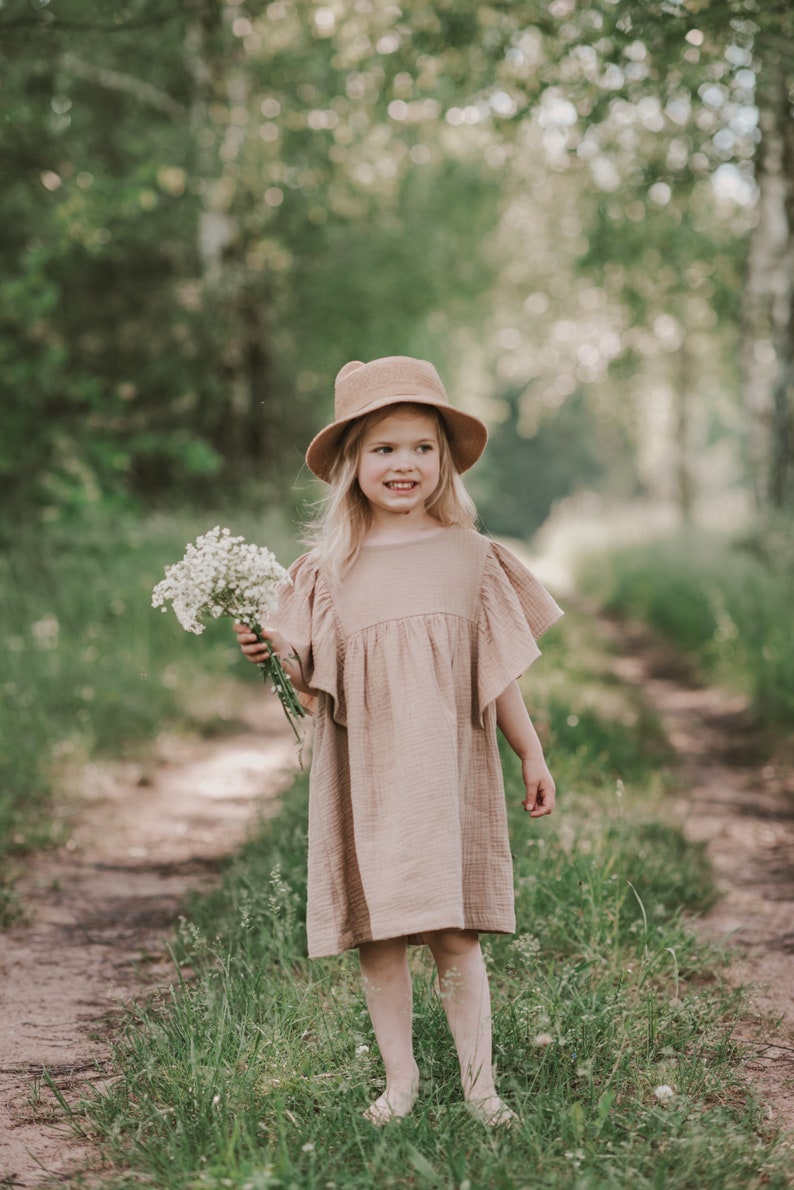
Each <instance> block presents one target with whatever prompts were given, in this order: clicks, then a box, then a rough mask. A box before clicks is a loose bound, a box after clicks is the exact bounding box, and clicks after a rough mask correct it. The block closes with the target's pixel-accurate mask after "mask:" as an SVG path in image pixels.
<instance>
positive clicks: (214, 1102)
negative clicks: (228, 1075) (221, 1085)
mask: <svg viewBox="0 0 794 1190" xmlns="http://www.w3.org/2000/svg"><path fill="white" fill-rule="evenodd" d="M220 1101H221V1097H220V1093H219V1094H217V1095H213V1096H212V1106H213V1107H217V1106H218V1104H219V1103H220Z"/></svg>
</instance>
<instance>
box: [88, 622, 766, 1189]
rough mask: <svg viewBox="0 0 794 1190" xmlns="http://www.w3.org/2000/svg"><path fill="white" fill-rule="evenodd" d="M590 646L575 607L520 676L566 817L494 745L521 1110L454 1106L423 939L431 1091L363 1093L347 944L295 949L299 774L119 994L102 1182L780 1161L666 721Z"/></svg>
mask: <svg viewBox="0 0 794 1190" xmlns="http://www.w3.org/2000/svg"><path fill="white" fill-rule="evenodd" d="M599 648H600V647H599V646H598V645H597V643H596V642H595V641H594V639H593V637H592V635H591V632H590V630H589V627H588V625H587V624H586V623H585V622H583V621H582V620H580V619H579V618H578V617H577V616H575V615H571V616H569V617H567V618H566V621H564V627H563V629H562V631H561V630H558V629H556V630H555V633H554V634H553V636H552V639H551V640H550V642H549V645H548V646H547V650H546V657H545V658H544V660H543V661H542V662H540V663H539V664H538V665H537V666H536V667H534V669H533V670H532V671H531V673H530V675H529V677H528V681H527V693H528V697H529V701H530V704H531V706H532V707H533V708H534V709H535V711H536V719H537V721H538V723H539V725H540V728H541V730H542V732H543V734H544V736H545V737H546V739H547V742H548V752H549V757H550V760H551V762H552V766H553V768H554V770H555V771H556V774H557V776H558V779H559V785H560V790H561V805H560V812H559V813H558V814H557V815H555V816H554V818H552V819H550V820H548V821H544V822H543V823H537V824H533V823H531V822H530V821H529V820H528V819H527V818H526V816H525V815H523V813H522V812H521V810H520V808H519V802H520V796H521V791H520V787H519V779H518V771H517V766H516V764H515V762H514V758H512V757H511V756H509V755H507V756H505V770H506V779H507V796H508V802H509V805H510V807H511V813H512V822H511V830H512V839H513V849H514V852H515V877H516V890H517V914H518V932H517V935H516V937H515V938H490V939H488V940H487V942H486V954H487V958H488V962H489V963H490V965H491V971H492V984H493V998H494V1007H495V1050H496V1059H497V1063H498V1068H499V1084H500V1088H501V1090H502V1092H503V1094H504V1095H505V1096H506V1097H508V1098H509V1100H510V1102H511V1103H512V1104H513V1105H514V1106H515V1107H516V1109H517V1110H518V1111H519V1112H520V1113H521V1117H522V1124H521V1127H520V1128H518V1129H515V1130H512V1131H511V1132H510V1133H509V1134H508V1135H504V1136H503V1135H499V1134H496V1135H490V1134H487V1133H486V1132H485V1130H484V1129H483V1128H482V1127H481V1126H479V1125H478V1124H477V1123H476V1122H474V1121H473V1120H471V1119H470V1118H469V1117H468V1116H467V1114H466V1113H465V1111H464V1109H463V1106H462V1104H461V1102H460V1091H459V1084H458V1078H457V1073H456V1069H455V1060H454V1057H453V1051H452V1046H451V1042H450V1038H449V1035H448V1030H447V1026H446V1022H445V1019H444V1016H443V1011H442V1007H441V1004H440V1001H439V999H438V997H437V995H436V993H435V990H434V986H433V979H432V972H431V969H430V967H429V965H428V963H427V959H426V957H425V956H424V954H423V952H422V951H416V952H415V954H414V958H413V962H414V967H415V989H416V999H415V1035H416V1047H417V1057H418V1061H419V1065H420V1069H421V1071H422V1078H423V1085H422V1094H421V1097H420V1101H419V1103H418V1105H417V1107H416V1109H415V1111H414V1113H413V1114H412V1116H411V1117H409V1118H408V1119H406V1120H405V1121H402V1122H401V1123H399V1124H397V1125H394V1126H391V1127H389V1128H387V1129H385V1130H377V1129H374V1128H372V1126H371V1125H369V1124H367V1123H366V1122H365V1121H364V1120H363V1119H362V1118H361V1111H362V1109H363V1108H364V1107H365V1106H366V1104H367V1103H368V1102H369V1101H370V1100H371V1099H372V1098H373V1097H374V1096H375V1095H376V1094H377V1093H378V1092H379V1089H380V1088H381V1086H382V1083H381V1077H382V1075H381V1069H380V1064H379V1060H378V1057H377V1052H376V1048H375V1043H374V1040H373V1038H372V1035H371V1030H370V1025H369V1021H368V1018H367V1014H366V1011H365V1009H364V1005H363V1001H362V998H361V995H360V991H359V988H358V977H357V963H356V959H355V956H351V955H348V956H345V957H343V958H341V959H332V960H322V961H314V962H309V961H307V960H306V959H305V958H304V957H303V956H304V954H305V941H304V935H303V925H302V918H303V904H304V893H305V888H304V869H305V847H306V840H305V816H306V779H305V776H304V777H301V778H300V779H299V780H298V781H297V783H296V785H295V786H294V788H293V789H292V790H291V791H290V792H289V793H288V794H287V795H285V799H284V808H283V811H282V813H281V815H280V817H279V818H278V819H277V820H275V821H273V822H269V823H267V824H265V825H264V826H263V827H262V829H261V830H260V831H259V832H258V834H257V835H256V837H254V838H253V839H252V840H251V842H250V844H249V845H248V846H247V847H246V848H245V849H244V850H243V851H242V853H241V854H239V855H238V856H237V857H236V858H235V859H234V860H233V862H232V863H231V864H230V866H229V868H228V870H227V872H226V874H225V879H224V882H223V884H222V887H220V888H219V890H218V891H217V892H216V893H215V894H213V895H212V896H210V897H209V898H207V899H204V900H201V901H199V902H197V903H196V904H195V905H194V906H192V908H191V911H190V915H189V920H186V921H185V922H183V923H182V927H181V929H180V932H179V937H178V939H177V941H176V943H175V957H176V961H177V971H178V973H179V981H178V982H177V984H176V986H175V987H174V988H173V989H172V990H171V991H169V992H167V993H164V994H163V995H162V996H160V997H158V998H156V999H154V1000H153V1001H152V1002H151V1003H149V1004H147V1005H145V1006H143V1007H139V1008H137V1009H133V1010H132V1011H131V1013H130V1016H129V1020H128V1023H127V1028H126V1031H125V1033H124V1036H123V1038H122V1039H121V1041H120V1042H119V1044H118V1047H117V1050H116V1053H115V1068H116V1073H117V1078H115V1079H114V1080H113V1081H112V1083H111V1085H110V1086H109V1087H108V1088H107V1089H106V1090H104V1091H102V1092H101V1093H98V1094H96V1095H95V1096H93V1097H92V1098H91V1099H90V1100H89V1101H88V1102H87V1103H86V1104H85V1105H84V1108H83V1111H82V1115H81V1117H80V1126H82V1127H84V1128H85V1129H86V1130H87V1131H88V1132H89V1133H90V1134H92V1135H93V1136H94V1137H95V1138H96V1139H97V1140H98V1141H99V1143H100V1145H101V1147H102V1149H103V1151H104V1153H105V1154H106V1157H107V1159H108V1162H109V1163H110V1166H111V1167H112V1168H113V1169H115V1170H116V1172H115V1173H109V1174H108V1175H107V1176H106V1178H105V1181H104V1183H103V1185H105V1186H108V1187H110V1186H113V1187H122V1186H132V1185H140V1184H141V1183H143V1184H148V1185H155V1186H161V1187H169V1188H174V1190H179V1188H181V1187H191V1188H194V1187H196V1188H197V1187H204V1186H212V1187H221V1186H231V1187H239V1188H240V1190H265V1188H280V1190H287V1188H293V1187H294V1188H297V1190H303V1188H305V1190H310V1188H311V1190H314V1188H320V1187H325V1188H328V1190H331V1188H333V1187H339V1188H342V1187H360V1188H361V1190H364V1188H367V1190H370V1188H371V1187H372V1186H376V1185H377V1186H381V1187H457V1188H460V1190H481V1188H484V1187H488V1188H491V1187H496V1188H499V1187H504V1188H508V1187H525V1186H532V1187H560V1186H566V1187H582V1188H585V1187H629V1186H631V1187H632V1188H644V1187H648V1188H650V1187H654V1188H660V1187H665V1188H670V1187H695V1186H697V1187H700V1186H720V1187H737V1188H738V1187H740V1186H741V1187H743V1188H752V1187H761V1186H764V1187H771V1188H773V1190H774V1188H782V1187H783V1186H785V1185H787V1177H788V1174H787V1171H786V1167H785V1164H784V1162H783V1159H782V1158H779V1157H778V1156H777V1155H776V1150H775V1145H774V1141H773V1138H770V1137H769V1136H767V1135H766V1134H765V1127H764V1123H763V1119H762V1116H761V1113H760V1111H759V1109H758V1108H757V1106H756V1105H755V1104H754V1103H753V1102H752V1100H750V1099H749V1098H748V1096H747V1094H746V1091H745V1090H744V1088H743V1087H742V1085H741V1083H740V1082H739V1080H738V1077H737V1065H738V1062H739V1050H738V1047H737V1045H736V1044H735V1043H734V1041H733V1040H732V1029H733V1023H734V1021H735V1019H736V1015H737V1012H738V1003H737V1000H736V997H735V994H733V993H729V992H727V991H726V990H725V989H724V988H722V987H721V986H720V984H719V982H718V981H717V979H716V978H715V975H714V971H715V966H716V965H718V959H717V957H716V956H715V955H714V954H713V953H710V952H706V951H705V950H704V949H703V948H702V947H701V946H699V945H698V944H697V943H696V942H695V940H694V938H693V935H692V933H691V932H690V930H689V929H688V928H687V924H686V914H687V913H688V912H697V911H699V910H702V909H703V908H704V907H705V906H707V905H708V904H709V903H710V900H711V897H712V888H711V883H710V879H709V873H708V870H707V868H706V866H705V861H704V856H703V853H702V851H701V849H700V848H698V847H696V846H693V845H691V844H688V843H687V842H685V841H684V839H683V837H682V835H681V833H680V831H679V830H678V829H677V827H676V826H675V824H674V823H672V822H671V821H669V820H667V819H666V818H665V817H664V805H665V802H666V800H667V798H666V795H667V794H669V792H670V788H671V781H672V779H671V777H670V775H669V772H668V760H669V757H668V754H667V752H666V749H665V746H664V744H663V741H662V740H661V739H660V737H659V734H658V730H657V728H656V726H655V724H654V723H653V722H652V721H650V720H649V719H648V717H647V715H646V714H645V712H644V710H643V708H642V707H641V706H640V705H638V704H637V702H636V694H635V693H634V692H631V691H628V690H626V689H625V688H623V687H621V686H620V685H618V684H617V683H616V682H615V681H614V679H612V678H611V677H610V676H609V673H608V671H607V668H606V667H605V665H604V658H603V655H602V654H601V653H600V651H599ZM663 1086H669V1087H671V1088H672V1091H673V1094H672V1096H671V1097H669V1098H666V1099H665V1098H660V1097H659V1096H658V1095H657V1094H656V1091H657V1088H659V1087H663Z"/></svg>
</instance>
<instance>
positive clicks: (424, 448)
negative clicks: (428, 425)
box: [419, 442, 433, 455]
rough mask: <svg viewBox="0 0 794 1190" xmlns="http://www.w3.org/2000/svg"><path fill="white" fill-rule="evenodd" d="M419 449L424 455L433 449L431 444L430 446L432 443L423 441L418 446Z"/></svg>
mask: <svg viewBox="0 0 794 1190" xmlns="http://www.w3.org/2000/svg"><path fill="white" fill-rule="evenodd" d="M419 449H420V451H421V452H422V454H423V455H426V454H430V452H431V451H432V449H433V446H432V443H430V442H423V443H422V445H421V446H420V447H419Z"/></svg>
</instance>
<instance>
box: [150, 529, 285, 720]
mask: <svg viewBox="0 0 794 1190" xmlns="http://www.w3.org/2000/svg"><path fill="white" fill-rule="evenodd" d="M291 583H292V580H291V578H290V576H289V574H288V573H287V571H286V570H285V569H284V567H283V566H282V565H281V564H280V563H279V562H278V561H277V560H276V558H275V556H274V555H273V554H272V553H271V552H270V550H268V549H265V547H264V546H258V545H250V544H248V543H247V542H246V540H245V538H244V537H232V535H231V533H230V532H229V530H228V529H221V527H220V525H216V526H215V528H214V529H210V531H209V532H208V533H204V534H203V536H201V537H197V538H196V540H195V541H194V542H192V543H191V544H189V545H188V546H186V547H185V556H184V558H183V559H182V561H181V562H175V563H174V565H173V566H166V568H165V578H164V579H163V580H162V581H161V582H159V583H158V584H157V586H156V587H155V588H154V591H153V592H152V607H159V608H161V610H163V611H165V607H164V604H166V603H170V604H171V606H172V607H173V609H174V615H175V616H176V618H177V620H178V621H179V623H180V624H181V625H182V627H183V628H184V629H185V630H186V631H187V632H193V633H195V635H196V636H200V635H201V633H202V632H203V631H204V621H205V620H206V619H207V618H208V617H210V618H212V619H214V620H217V619H219V617H220V616H230V617H231V618H232V619H234V620H239V621H240V623H241V624H247V625H248V627H249V628H250V629H251V630H252V631H253V632H256V633H259V631H260V629H261V626H262V625H263V624H265V623H266V622H267V621H268V620H269V619H270V616H271V614H272V612H273V611H275V609H276V607H277V605H278V601H279V598H280V597H281V592H282V590H283V589H284V587H285V586H286V585H290V584H291ZM260 639H262V638H261V637H260ZM259 668H260V669H261V671H262V674H263V677H265V679H266V680H269V679H273V680H274V682H275V684H274V685H273V686H272V687H271V689H273V690H274V692H275V693H276V694H277V695H278V697H279V699H280V700H281V704H282V706H283V708H284V713H285V714H286V716H287V719H288V721H289V723H290V726H291V727H292V730H293V732H294V733H295V738H296V739H297V740H298V742H300V741H301V735H300V732H299V731H298V727H297V720H298V719H302V718H303V717H304V715H305V714H306V712H305V710H304V708H303V706H302V705H301V702H300V699H299V698H298V697H297V695H296V693H295V691H294V690H293V688H292V684H291V682H290V679H289V676H288V675H287V674H286V673H285V672H284V670H283V668H282V664H281V660H280V658H279V657H278V656H277V655H276V654H275V653H274V654H272V655H271V656H270V657H269V658H268V659H267V660H265V661H262V662H260V663H259Z"/></svg>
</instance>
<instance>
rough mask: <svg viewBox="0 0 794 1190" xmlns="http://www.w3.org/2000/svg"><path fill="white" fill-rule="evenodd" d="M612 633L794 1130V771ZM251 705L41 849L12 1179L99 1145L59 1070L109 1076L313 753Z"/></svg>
mask: <svg viewBox="0 0 794 1190" xmlns="http://www.w3.org/2000/svg"><path fill="white" fill-rule="evenodd" d="M604 632H605V634H606V635H607V636H608V637H609V638H610V639H611V641H612V643H613V644H616V645H617V655H616V658H615V660H614V668H615V672H616V673H617V675H618V676H619V677H620V678H621V679H623V680H625V681H629V682H632V683H634V684H639V685H641V686H642V687H643V689H644V691H645V694H646V696H647V698H648V699H649V700H650V702H651V704H652V705H653V706H654V707H655V708H656V709H657V711H658V713H659V714H660V716H661V718H662V721H663V723H664V725H665V728H666V730H667V733H668V735H669V737H670V740H671V742H672V743H673V745H674V747H675V748H676V750H677V751H678V753H679V755H680V756H681V761H682V765H683V770H684V776H685V778H686V787H687V789H688V794H687V797H686V798H685V799H682V800H681V804H680V807H679V808H680V811H681V815H682V818H683V820H684V822H685V825H686V830H687V832H688V834H689V835H690V837H691V838H693V839H698V840H703V841H705V842H706V843H707V844H708V848H709V853H710V855H711V858H712V862H713V864H714V869H715V872H716V875H717V879H718V881H719V884H720V887H721V891H722V893H723V897H722V899H721V901H720V902H719V904H718V905H717V906H716V908H715V909H714V910H713V911H712V912H711V913H710V914H709V915H708V916H707V917H706V918H705V919H704V921H703V922H702V926H701V928H702V930H703V931H704V933H705V934H706V935H707V936H708V937H710V938H712V939H716V940H720V941H733V942H734V943H736V944H737V945H738V947H739V949H740V955H741V957H740V959H739V961H737V963H736V965H735V968H734V970H733V977H734V978H735V979H736V980H737V981H738V982H742V983H744V984H749V985H751V986H752V987H753V988H754V989H755V992H754V1006H755V1012H756V1014H757V1015H756V1017H755V1018H754V1019H750V1020H748V1021H747V1022H746V1023H745V1025H744V1030H745V1033H744V1035H745V1039H746V1040H748V1041H749V1042H750V1044H751V1047H752V1048H751V1052H752V1054H753V1058H752V1060H751V1061H750V1062H749V1064H748V1066H747V1075H748V1078H750V1079H751V1080H752V1082H753V1083H754V1084H755V1086H756V1089H757V1092H758V1093H759V1095H760V1096H761V1098H762V1099H763V1100H764V1102H765V1103H766V1104H767V1105H768V1107H769V1111H770V1114H771V1117H772V1119H773V1121H774V1122H776V1123H778V1124H779V1125H780V1126H782V1127H784V1128H791V1129H794V775H793V774H792V773H791V771H790V769H789V770H787V769H786V766H785V764H783V763H781V762H780V761H779V760H776V759H775V758H773V757H769V756H759V754H758V741H757V739H756V738H755V737H754V736H753V735H752V733H750V731H749V729H748V726H747V719H746V715H745V714H744V710H743V707H742V705H741V703H740V702H738V701H737V700H732V699H730V698H728V697H727V696H726V695H725V694H723V693H721V692H719V691H717V690H713V689H706V690H704V689H699V688H697V687H696V686H694V685H693V684H692V683H691V682H690V681H688V680H687V679H686V675H685V674H683V673H682V672H680V670H679V671H678V672H674V671H672V670H671V668H670V654H669V652H668V651H660V650H659V648H658V647H654V646H653V644H652V643H651V642H650V640H649V637H648V634H647V633H646V632H645V631H644V630H642V629H634V628H631V627H626V626H625V625H624V626H620V627H618V626H616V625H613V624H605V625H604ZM244 718H245V719H246V727H245V729H244V730H241V732H240V733H239V734H238V735H235V736H234V737H227V738H225V739H223V740H216V741H196V740H192V741H186V740H166V739H163V740H161V741H160V743H159V749H158V759H157V760H156V761H155V762H154V763H153V764H152V765H150V766H147V770H146V771H144V770H143V769H141V768H140V767H136V766H133V765H129V766H120V765H107V766H92V767H91V768H90V769H89V770H88V772H87V773H85V774H84V780H83V782H82V786H81V791H82V795H83V808H82V810H81V813H80V817H79V820H78V821H77V822H76V823H75V826H74V830H73V833H72V837H71V838H70V840H69V842H68V844H67V845H66V847H64V848H63V849H62V850H61V851H59V852H57V853H54V854H48V855H43V856H39V857H37V858H36V859H35V860H34V861H33V862H32V864H31V867H30V870H29V871H28V873H27V874H26V876H25V879H24V881H23V882H22V885H21V892H22V894H23V898H24V902H25V905H26V907H27V909H28V912H29V922H28V923H27V924H25V925H23V926H20V927H18V928H16V929H14V930H12V931H10V932H9V933H7V934H5V935H2V936H0V974H1V975H2V979H3V984H4V986H3V992H2V1000H0V1184H5V1185H9V1186H15V1187H32V1186H42V1185H43V1184H45V1183H46V1182H48V1181H49V1180H50V1179H52V1178H54V1179H57V1180H59V1181H61V1182H68V1181H69V1180H70V1179H69V1174H70V1171H75V1170H77V1169H80V1168H82V1167H85V1166H86V1165H90V1163H91V1161H92V1159H95V1155H94V1154H93V1153H92V1152H91V1151H90V1150H89V1149H87V1148H83V1147H81V1146H80V1145H79V1144H78V1143H77V1142H75V1140H74V1139H73V1138H72V1137H71V1135H70V1133H69V1130H68V1129H67V1128H65V1127H64V1124H63V1116H62V1112H61V1110H60V1108H59V1106H58V1104H57V1101H56V1099H55V1097H54V1096H53V1094H52V1091H51V1090H50V1088H49V1087H48V1085H47V1083H46V1081H45V1080H44V1079H43V1077H42V1074H43V1071H44V1070H45V1069H46V1070H47V1071H48V1072H49V1074H50V1075H51V1077H52V1078H53V1080H54V1082H55V1083H56V1085H57V1087H58V1089H59V1091H60V1093H62V1094H63V1095H64V1096H65V1098H66V1100H67V1101H70V1100H72V1101H76V1100H78V1099H79V1098H80V1095H81V1094H82V1093H83V1092H84V1090H85V1088H86V1085H87V1084H89V1083H91V1082H96V1081H97V1080H99V1079H101V1078H102V1077H103V1075H104V1073H106V1071H107V1069H108V1045H107V1039H108V1036H109V1033H110V1032H111V1030H112V1018H113V1015H114V1013H117V1012H118V1011H119V1010H120V1007H121V1005H122V1004H123V1002H124V1001H125V1000H128V999H130V998H132V997H136V998H138V997H141V996H142V995H145V994H146V993H147V991H150V990H152V989H153V988H155V987H157V986H163V985H164V984H167V983H168V982H170V979H171V976H172V968H171V966H170V963H169V961H168V959H167V956H166V954H165V951H164V941H165V940H167V939H168V938H169V937H170V936H171V933H172V930H173V925H174V921H175V919H176V917H177V915H178V913H179V911H180V904H181V901H182V899H183V898H184V896H185V893H186V892H187V891H188V890H191V889H197V888H201V887H202V886H205V885H207V884H209V883H211V882H212V881H213V880H214V879H215V878H216V874H217V862H218V860H219V858H221V857H223V856H224V855H226V854H228V853H229V852H230V851H231V850H232V849H233V848H234V847H235V846H236V845H237V844H238V843H239V842H240V841H241V839H242V838H243V836H244V835H245V833H246V831H247V830H248V828H249V827H250V826H251V824H252V823H253V822H254V821H255V819H256V817H257V815H258V813H260V812H261V811H263V810H264V812H267V811H268V810H269V809H270V808H272V807H273V806H274V805H275V800H274V795H275V794H276V793H277V792H278V791H279V790H280V789H281V788H282V787H283V785H284V784H285V782H286V780H288V771H289V770H290V768H293V767H294V766H295V764H296V760H297V757H296V752H295V748H294V744H293V741H292V736H291V734H290V733H289V729H288V728H287V726H286V724H285V721H284V719H283V717H282V715H281V711H280V709H279V708H278V705H277V704H276V703H275V701H274V700H266V701H265V700H262V698H261V695H257V696H253V695H252V698H251V705H250V707H248V708H247V709H246V711H245V714H244ZM776 1021H777V1022H778V1023H773V1022H776Z"/></svg>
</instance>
